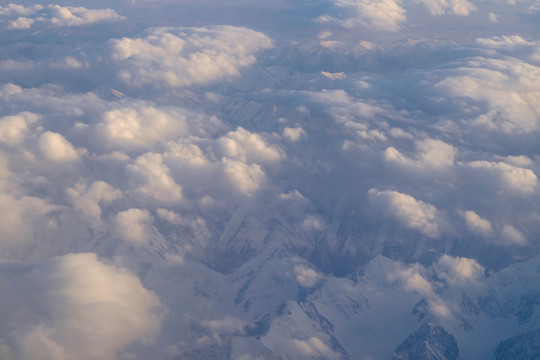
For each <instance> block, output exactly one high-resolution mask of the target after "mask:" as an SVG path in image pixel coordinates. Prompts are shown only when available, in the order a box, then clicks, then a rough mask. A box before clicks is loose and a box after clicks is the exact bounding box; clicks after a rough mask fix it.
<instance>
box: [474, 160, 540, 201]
mask: <svg viewBox="0 0 540 360" xmlns="http://www.w3.org/2000/svg"><path fill="white" fill-rule="evenodd" d="M469 166H470V167H471V168H473V169H481V170H485V171H488V173H489V175H488V176H497V177H498V178H499V180H500V181H501V182H502V184H504V185H505V186H506V187H507V188H508V189H510V190H512V191H515V192H518V193H523V194H530V193H533V192H534V191H535V188H536V185H537V184H538V177H537V176H536V174H535V173H534V172H533V171H532V170H531V169H525V168H522V167H518V166H514V165H510V164H507V163H504V162H490V161H485V160H480V161H473V162H471V163H469Z"/></svg>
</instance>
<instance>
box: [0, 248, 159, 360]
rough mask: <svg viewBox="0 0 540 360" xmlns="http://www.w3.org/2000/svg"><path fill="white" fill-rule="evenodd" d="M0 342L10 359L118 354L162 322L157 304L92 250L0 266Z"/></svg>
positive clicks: (110, 358)
mask: <svg viewBox="0 0 540 360" xmlns="http://www.w3.org/2000/svg"><path fill="white" fill-rule="evenodd" d="M0 279H1V280H2V287H0V295H1V296H0V304H1V307H2V309H9V311H3V312H2V314H1V315H0V319H1V322H2V326H0V341H1V342H2V344H3V345H4V346H3V349H2V350H4V354H2V355H3V356H7V358H10V359H41V360H52V359H55V360H67V359H73V360H90V359H104V360H114V359H117V354H118V352H119V351H121V350H122V349H123V348H124V347H125V346H127V345H129V344H131V343H134V342H139V343H145V342H146V343H147V342H150V341H151V340H152V338H153V337H154V336H156V335H157V334H158V332H159V331H160V326H161V317H160V315H158V313H157V312H156V311H159V309H160V308H161V304H160V301H159V299H158V298H157V296H156V295H155V294H154V293H152V292H150V291H148V290H146V289H145V288H144V287H143V286H142V284H141V282H140V281H139V279H138V278H137V277H136V276H135V275H133V274H132V273H130V272H129V271H127V270H125V269H123V268H121V267H119V266H116V265H108V264H104V263H102V262H101V261H99V260H98V259H97V257H96V255H95V254H70V255H65V256H62V257H58V258H52V259H50V260H47V261H45V262H41V263H35V264H19V263H0Z"/></svg>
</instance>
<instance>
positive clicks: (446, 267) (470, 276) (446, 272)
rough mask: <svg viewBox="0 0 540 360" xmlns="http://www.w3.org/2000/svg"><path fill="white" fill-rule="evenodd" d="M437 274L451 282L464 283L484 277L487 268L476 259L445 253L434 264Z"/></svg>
mask: <svg viewBox="0 0 540 360" xmlns="http://www.w3.org/2000/svg"><path fill="white" fill-rule="evenodd" d="M433 268H434V269H435V271H436V272H437V275H438V276H439V277H440V278H441V279H444V280H445V281H446V282H448V283H450V284H464V283H467V282H475V281H478V280H481V279H483V277H484V272H485V268H484V267H483V266H481V265H480V264H478V262H477V261H476V260H475V259H468V258H463V257H451V256H449V255H443V256H441V257H440V258H439V261H438V262H437V263H436V264H434V265H433Z"/></svg>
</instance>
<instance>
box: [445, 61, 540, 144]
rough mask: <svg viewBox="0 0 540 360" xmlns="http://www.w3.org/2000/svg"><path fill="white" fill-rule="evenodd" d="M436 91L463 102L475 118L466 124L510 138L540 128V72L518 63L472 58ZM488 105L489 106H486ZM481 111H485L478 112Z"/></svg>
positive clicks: (454, 69)
mask: <svg viewBox="0 0 540 360" xmlns="http://www.w3.org/2000/svg"><path fill="white" fill-rule="evenodd" d="M454 65H456V67H455V68H452V69H451V70H448V71H446V72H443V73H447V76H446V77H445V78H444V79H443V80H441V81H439V82H438V83H437V84H436V85H435V88H436V89H437V90H440V91H442V92H443V94H444V95H445V96H448V97H450V98H453V99H455V101H458V102H459V101H460V100H463V99H468V100H470V101H471V103H470V104H466V105H465V104H463V103H461V108H463V107H466V108H468V110H469V112H470V113H471V115H473V116H471V115H467V113H466V112H465V114H464V116H466V120H465V122H466V123H467V124H468V125H469V126H472V127H475V126H476V127H483V128H487V129H489V130H495V131H499V132H503V133H506V134H509V135H511V134H523V133H529V132H532V131H535V130H538V128H539V125H540V123H539V120H538V119H540V110H539V109H540V100H539V97H538V94H539V93H540V85H539V84H538V82H537V81H535V79H536V78H538V76H540V68H538V67H537V66H534V65H531V64H527V63H525V62H523V61H521V60H518V59H504V60H503V59H488V58H480V57H477V58H472V59H467V60H465V61H463V62H462V63H456V64H454ZM482 104H485V105H482ZM477 109H481V110H483V111H482V112H480V113H479V112H478V110H477Z"/></svg>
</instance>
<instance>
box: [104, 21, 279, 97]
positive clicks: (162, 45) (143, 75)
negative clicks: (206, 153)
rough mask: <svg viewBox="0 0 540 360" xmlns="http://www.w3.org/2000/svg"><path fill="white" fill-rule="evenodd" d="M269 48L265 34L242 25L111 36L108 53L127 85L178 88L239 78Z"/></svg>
mask: <svg viewBox="0 0 540 360" xmlns="http://www.w3.org/2000/svg"><path fill="white" fill-rule="evenodd" d="M270 46H272V41H271V40H270V39H269V38H268V37H266V36H265V35H263V34H261V33H258V32H256V31H253V30H249V29H246V28H238V27H231V26H217V27H213V28H156V29H153V30H150V31H149V32H148V33H147V35H146V36H145V37H143V38H135V39H130V38H123V39H120V40H111V42H110V57H111V59H112V60H113V61H114V62H116V63H117V64H118V66H119V67H121V70H120V71H119V72H118V76H119V78H120V79H121V80H122V81H124V82H126V83H127V84H130V85H132V86H136V87H140V86H143V85H152V86H156V87H171V86H172V87H179V86H188V85H202V84H208V83H211V82H214V81H216V80H222V79H226V78H229V77H232V76H238V75H239V74H240V69H241V68H242V67H246V66H249V65H251V64H253V63H254V62H255V61H256V59H255V53H257V52H258V51H260V50H262V49H266V48H268V47H270Z"/></svg>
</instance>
